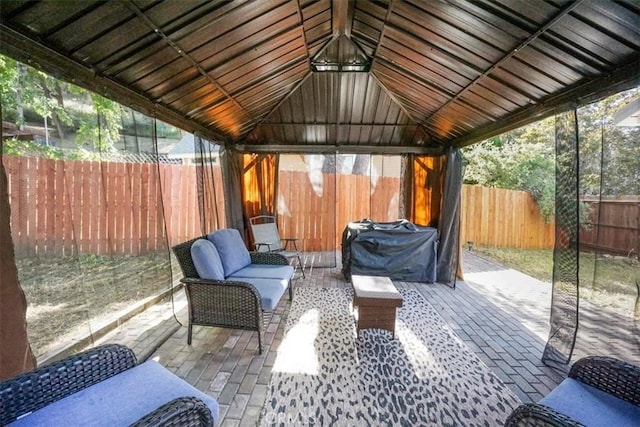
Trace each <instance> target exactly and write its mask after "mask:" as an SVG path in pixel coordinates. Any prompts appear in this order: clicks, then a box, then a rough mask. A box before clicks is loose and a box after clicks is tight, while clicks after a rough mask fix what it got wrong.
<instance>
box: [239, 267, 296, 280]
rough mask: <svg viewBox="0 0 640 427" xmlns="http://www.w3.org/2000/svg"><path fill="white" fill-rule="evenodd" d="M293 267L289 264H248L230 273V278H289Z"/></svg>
mask: <svg viewBox="0 0 640 427" xmlns="http://www.w3.org/2000/svg"><path fill="white" fill-rule="evenodd" d="M292 276H293V267H291V266H290V265H270V264H249V265H248V266H246V267H244V268H241V269H240V270H238V271H236V272H235V273H233V274H232V275H230V276H229V278H230V279H243V278H263V279H287V280H289V279H291V277H292Z"/></svg>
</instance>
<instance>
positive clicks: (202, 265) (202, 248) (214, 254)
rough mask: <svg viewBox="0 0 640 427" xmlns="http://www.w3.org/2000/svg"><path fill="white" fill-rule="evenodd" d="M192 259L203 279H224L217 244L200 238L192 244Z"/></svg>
mask: <svg viewBox="0 0 640 427" xmlns="http://www.w3.org/2000/svg"><path fill="white" fill-rule="evenodd" d="M191 259H192V260H193V265H194V266H195V268H196V271H197V272H198V276H200V277H201V278H203V279H211V280H224V269H223V267H222V261H221V260H220V255H219V254H218V250H217V249H216V247H215V245H214V244H213V243H212V242H211V241H210V240H207V239H198V240H196V241H195V242H193V245H191Z"/></svg>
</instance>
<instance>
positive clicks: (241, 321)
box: [172, 236, 292, 353]
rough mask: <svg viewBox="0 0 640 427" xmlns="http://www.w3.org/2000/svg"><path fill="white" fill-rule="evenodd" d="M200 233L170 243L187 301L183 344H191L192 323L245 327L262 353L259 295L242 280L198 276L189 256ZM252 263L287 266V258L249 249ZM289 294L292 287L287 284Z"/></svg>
mask: <svg viewBox="0 0 640 427" xmlns="http://www.w3.org/2000/svg"><path fill="white" fill-rule="evenodd" d="M206 238H207V237H206V236H201V237H198V238H195V239H191V240H189V241H187V242H184V243H180V244H178V245H175V246H173V248H172V249H173V253H174V254H175V256H176V258H177V260H178V262H179V264H180V268H181V269H182V273H183V275H184V278H183V279H182V280H181V282H182V283H184V284H185V289H186V293H187V300H188V304H189V330H188V332H187V343H188V344H191V336H192V331H193V326H194V325H199V326H218V327H226V328H237V329H248V330H253V331H257V332H258V343H259V353H262V335H263V329H264V326H263V312H262V303H261V300H260V295H259V293H258V291H257V290H256V288H255V287H254V286H253V285H252V284H250V283H246V282H241V281H232V280H205V279H201V278H200V276H199V275H198V272H197V271H196V268H195V266H194V264H193V260H192V259H191V246H192V245H193V243H194V242H195V241H196V240H198V239H206ZM250 256H251V262H252V263H253V264H268V265H289V262H288V261H287V259H286V258H285V257H284V256H282V255H281V254H277V253H268V252H263V253H257V252H250ZM289 297H290V298H291V297H292V289H291V286H290V285H289Z"/></svg>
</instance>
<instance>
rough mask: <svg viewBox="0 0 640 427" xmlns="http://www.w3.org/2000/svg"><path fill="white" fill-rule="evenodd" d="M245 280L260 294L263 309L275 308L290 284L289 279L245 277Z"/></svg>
mask: <svg viewBox="0 0 640 427" xmlns="http://www.w3.org/2000/svg"><path fill="white" fill-rule="evenodd" d="M242 281H243V282H248V283H251V284H252V285H253V286H255V287H256V290H257V291H258V293H259V294H260V301H261V302H262V309H263V310H273V309H274V308H276V306H277V305H278V302H279V301H280V298H282V295H283V294H284V292H285V291H286V290H287V286H289V280H288V279H260V278H255V277H249V278H243V279H242Z"/></svg>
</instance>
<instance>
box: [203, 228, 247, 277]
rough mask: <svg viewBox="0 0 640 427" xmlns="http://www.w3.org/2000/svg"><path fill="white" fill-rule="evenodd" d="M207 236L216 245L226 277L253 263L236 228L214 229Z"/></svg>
mask: <svg viewBox="0 0 640 427" xmlns="http://www.w3.org/2000/svg"><path fill="white" fill-rule="evenodd" d="M207 238H208V239H209V240H211V241H212V242H213V244H214V245H216V249H217V250H218V254H219V255H220V260H221V261H222V267H223V268H224V275H225V277H229V276H230V275H232V274H233V273H235V272H236V271H238V270H240V269H241V268H243V267H246V266H247V265H249V264H251V255H249V251H248V250H247V248H246V246H245V245H244V242H243V241H242V237H240V232H239V231H238V230H236V229H235V228H228V229H224V230H217V231H214V232H213V233H211V234H209V235H207Z"/></svg>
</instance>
